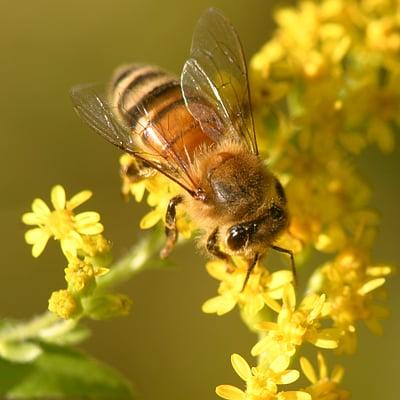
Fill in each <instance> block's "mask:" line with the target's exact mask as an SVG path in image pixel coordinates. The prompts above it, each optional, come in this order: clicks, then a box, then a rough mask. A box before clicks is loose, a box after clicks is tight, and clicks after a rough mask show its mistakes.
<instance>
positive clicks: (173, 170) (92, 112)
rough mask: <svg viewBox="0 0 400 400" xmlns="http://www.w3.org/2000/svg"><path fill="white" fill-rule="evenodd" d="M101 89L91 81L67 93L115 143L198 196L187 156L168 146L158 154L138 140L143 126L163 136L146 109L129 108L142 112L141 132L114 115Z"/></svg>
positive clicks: (92, 124)
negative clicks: (175, 151)
mask: <svg viewBox="0 0 400 400" xmlns="http://www.w3.org/2000/svg"><path fill="white" fill-rule="evenodd" d="M104 93H105V91H103V90H102V89H101V88H99V86H97V85H92V84H85V85H78V86H75V87H73V88H72V89H71V92H70V94H71V98H72V101H73V103H74V108H75V110H76V112H77V113H78V115H79V116H80V117H81V118H82V119H83V120H84V121H85V122H86V123H87V124H88V125H89V126H90V127H91V128H93V129H94V130H95V131H96V132H97V133H98V134H99V135H100V136H102V137H103V138H105V139H106V140H107V141H109V142H110V143H112V144H113V145H114V146H117V147H119V148H120V149H121V150H123V151H125V152H127V153H129V154H132V155H133V156H134V157H137V158H138V159H140V160H142V161H143V162H144V163H145V164H147V165H148V166H150V167H152V168H154V169H156V170H158V171H159V172H161V173H162V174H164V175H166V176H167V177H168V178H170V179H171V180H173V181H174V182H176V183H177V184H178V185H180V186H181V187H182V188H183V189H185V190H186V191H187V192H188V193H189V194H191V195H192V196H194V197H196V196H198V195H199V193H201V192H202V191H201V189H200V188H199V187H197V185H196V183H195V178H194V176H192V174H191V171H190V165H188V163H187V159H185V160H182V159H181V158H179V157H178V155H177V154H174V153H171V151H170V150H169V151H166V152H163V154H161V152H160V151H155V150H154V149H153V148H149V147H147V146H145V145H144V144H143V142H142V141H141V135H142V134H143V132H144V131H145V130H151V134H152V135H156V136H157V138H158V139H159V140H160V141H162V140H163V135H162V132H160V130H159V127H158V126H156V125H154V124H152V123H151V121H150V120H149V119H148V118H146V116H147V115H148V112H147V110H146V109H145V108H144V107H137V108H136V109H135V110H130V112H131V113H134V114H136V115H137V116H142V117H143V118H142V121H145V125H142V126H141V127H140V132H138V131H134V130H132V128H130V127H129V126H128V125H127V124H125V123H124V122H123V120H122V119H121V118H120V117H118V116H117V113H116V112H115V110H114V109H113V107H112V106H111V105H110V104H109V102H108V100H107V96H106V95H105V94H104Z"/></svg>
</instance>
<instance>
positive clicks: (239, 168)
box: [71, 8, 295, 289]
mask: <svg viewBox="0 0 400 400" xmlns="http://www.w3.org/2000/svg"><path fill="white" fill-rule="evenodd" d="M71 96H72V99H73V102H74V105H75V109H76V111H77V113H78V114H79V115H80V117H81V118H82V119H83V120H84V121H86V122H87V123H88V124H89V125H90V126H91V127H92V128H93V129H94V130H95V131H97V133H99V134H100V135H101V136H103V137H104V138H105V139H107V140H108V141H109V142H111V143H112V144H114V145H115V146H117V147H119V148H120V149H122V150H123V151H125V152H127V153H129V154H131V155H132V156H134V157H135V159H136V160H137V165H138V166H140V168H135V171H136V172H135V173H136V174H137V176H138V178H140V176H141V174H142V173H143V174H144V175H146V174H148V170H149V169H150V170H153V171H154V170H155V171H158V172H160V173H162V174H164V175H165V176H167V177H168V178H169V179H171V180H172V181H174V182H175V183H177V184H178V185H179V186H180V187H181V188H182V194H180V195H178V196H175V197H173V198H172V199H171V200H170V202H169V205H168V208H167V212H166V216H165V232H166V244H165V246H164V248H163V249H162V251H161V257H166V256H168V254H169V253H170V251H171V249H172V248H173V246H174V244H175V242H176V240H177V237H178V231H177V227H176V208H177V207H178V206H181V205H183V206H184V207H185V211H186V212H187V213H188V214H189V216H190V217H191V218H192V219H193V220H194V221H195V222H196V223H197V225H198V226H199V228H200V229H201V231H202V232H203V233H204V234H203V236H202V237H203V242H204V245H205V248H206V249H207V250H208V252H209V253H210V254H212V255H213V256H215V257H218V258H220V259H225V260H228V259H229V257H230V256H231V255H241V256H243V257H245V258H246V259H247V260H248V271H247V276H246V279H245V281H244V284H243V289H244V287H245V285H246V283H247V280H248V278H249V276H250V274H251V272H252V270H253V268H254V267H255V265H256V264H257V261H258V260H259V259H260V257H262V256H263V255H265V253H266V251H267V250H268V249H270V248H271V249H274V250H277V251H280V252H284V253H287V254H288V255H289V256H290V258H291V264H292V270H293V273H295V268H294V260H293V254H292V251H291V250H288V249H284V248H281V247H278V246H276V245H274V242H275V241H276V239H277V238H278V236H279V235H280V234H281V233H282V232H283V231H284V230H285V229H286V228H287V227H288V223H289V216H288V210H287V203H286V196H285V191H284V189H283V187H282V185H281V183H280V182H279V180H278V179H277V178H276V177H275V176H274V175H273V174H272V173H271V172H270V171H269V170H268V168H267V167H266V165H265V163H264V162H263V160H262V159H261V158H260V156H259V153H258V148H257V140H256V134H255V129H254V121H253V116H252V107H251V98H250V90H249V81H248V74H247V66H246V61H245V57H244V54H243V48H242V45H241V42H240V39H239V36H238V34H237V32H236V30H235V29H234V27H233V26H232V24H231V23H230V22H229V20H228V19H227V18H226V17H225V16H224V15H223V14H222V12H221V11H219V10H216V9H213V8H211V9H208V10H206V12H205V13H204V14H203V15H202V16H201V17H200V19H199V21H198V23H197V25H196V28H195V31H194V34H193V39H192V46H191V53H190V58H189V59H188V60H187V61H186V63H185V64H184V66H183V70H182V73H181V76H180V80H178V79H177V78H176V77H175V76H173V75H171V74H169V73H167V72H165V71H163V70H162V69H160V68H158V67H155V66H150V65H128V66H125V67H122V68H119V69H118V70H117V71H116V73H115V74H114V77H113V79H112V81H111V84H110V85H109V88H108V90H107V91H106V92H105V93H104V92H102V91H100V90H98V89H97V87H96V86H94V85H80V86H76V87H74V88H73V89H72V90H71ZM143 171H147V172H143ZM221 245H222V246H221ZM294 275H295V274H294Z"/></svg>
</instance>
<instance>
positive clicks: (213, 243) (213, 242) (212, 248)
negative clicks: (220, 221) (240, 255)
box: [206, 227, 229, 261]
mask: <svg viewBox="0 0 400 400" xmlns="http://www.w3.org/2000/svg"><path fill="white" fill-rule="evenodd" d="M206 247H207V250H208V251H209V253H211V254H212V255H213V256H215V257H218V258H220V259H221V260H225V261H228V260H229V256H228V254H226V253H224V252H223V251H221V249H220V248H219V246H218V227H217V228H215V229H214V230H213V231H212V233H211V235H210V236H209V237H208V239H207V245H206Z"/></svg>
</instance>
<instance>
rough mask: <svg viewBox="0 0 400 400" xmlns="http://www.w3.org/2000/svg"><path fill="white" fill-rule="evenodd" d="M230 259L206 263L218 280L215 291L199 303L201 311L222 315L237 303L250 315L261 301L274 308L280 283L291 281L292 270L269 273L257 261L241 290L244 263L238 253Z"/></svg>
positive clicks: (276, 306)
mask: <svg viewBox="0 0 400 400" xmlns="http://www.w3.org/2000/svg"><path fill="white" fill-rule="evenodd" d="M234 262H235V264H234V265H231V264H229V263H228V262H226V261H222V260H215V261H210V262H209V263H207V271H208V273H209V274H210V275H211V276H212V277H213V278H215V279H218V280H220V281H221V283H220V285H219V289H218V293H219V295H218V296H216V297H213V298H211V299H209V300H207V301H206V302H205V303H204V304H203V307H202V309H203V311H204V312H206V313H216V314H218V315H223V314H225V313H227V312H229V311H231V310H232V309H233V308H234V307H235V305H236V304H238V305H239V307H240V308H241V309H242V312H243V313H244V314H245V315H246V316H247V317H248V318H250V319H251V318H252V317H254V316H255V315H256V314H257V313H258V312H259V311H260V310H261V309H262V308H263V307H264V305H267V306H268V307H270V308H272V309H274V310H277V308H279V304H278V303H277V302H276V300H278V299H281V298H282V295H283V288H284V286H285V285H286V284H288V283H290V282H292V281H293V276H292V272H291V271H287V270H282V271H277V272H273V273H270V272H269V271H268V270H267V269H266V268H264V267H262V266H261V265H260V264H259V263H258V264H257V265H256V267H255V268H254V270H253V272H252V273H251V275H250V277H249V280H248V282H247V285H246V287H245V289H244V290H243V291H242V288H243V283H244V280H245V277H246V274H247V268H248V264H247V262H246V261H245V260H243V259H240V258H239V257H235V258H234Z"/></svg>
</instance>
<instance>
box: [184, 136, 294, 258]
mask: <svg viewBox="0 0 400 400" xmlns="http://www.w3.org/2000/svg"><path fill="white" fill-rule="evenodd" d="M196 168H197V171H196V172H197V176H198V178H199V181H200V185H201V187H202V188H204V191H205V197H206V200H205V201H200V200H196V199H193V198H187V199H186V203H187V211H188V213H189V214H190V215H191V217H192V218H193V219H194V220H195V221H196V222H197V223H198V224H199V227H200V228H201V229H202V230H203V231H204V233H205V234H206V235H205V236H207V235H209V234H210V233H211V232H213V231H215V230H216V229H218V236H219V242H220V243H221V242H222V243H223V246H224V249H226V250H227V251H228V252H229V253H232V254H241V255H244V256H245V257H253V256H254V255H255V254H263V253H265V251H266V250H267V248H268V247H270V246H271V244H272V243H273V242H274V240H275V239H276V238H277V236H278V235H279V234H280V233H281V232H282V231H283V230H284V229H285V228H286V227H287V224H288V213H287V208H286V197H285V193H284V190H283V187H282V185H281V184H280V182H279V181H278V180H277V178H276V177H275V176H274V175H273V174H272V173H271V172H270V171H269V170H268V169H267V167H266V165H265V163H264V162H263V161H262V160H261V159H260V158H259V156H257V155H255V154H253V153H251V152H250V151H249V150H248V149H247V147H245V146H244V145H243V144H240V143H237V142H225V143H221V144H219V145H218V146H215V147H214V148H212V149H210V150H208V151H207V152H204V153H203V154H202V155H201V157H198V162H197V165H196Z"/></svg>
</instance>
